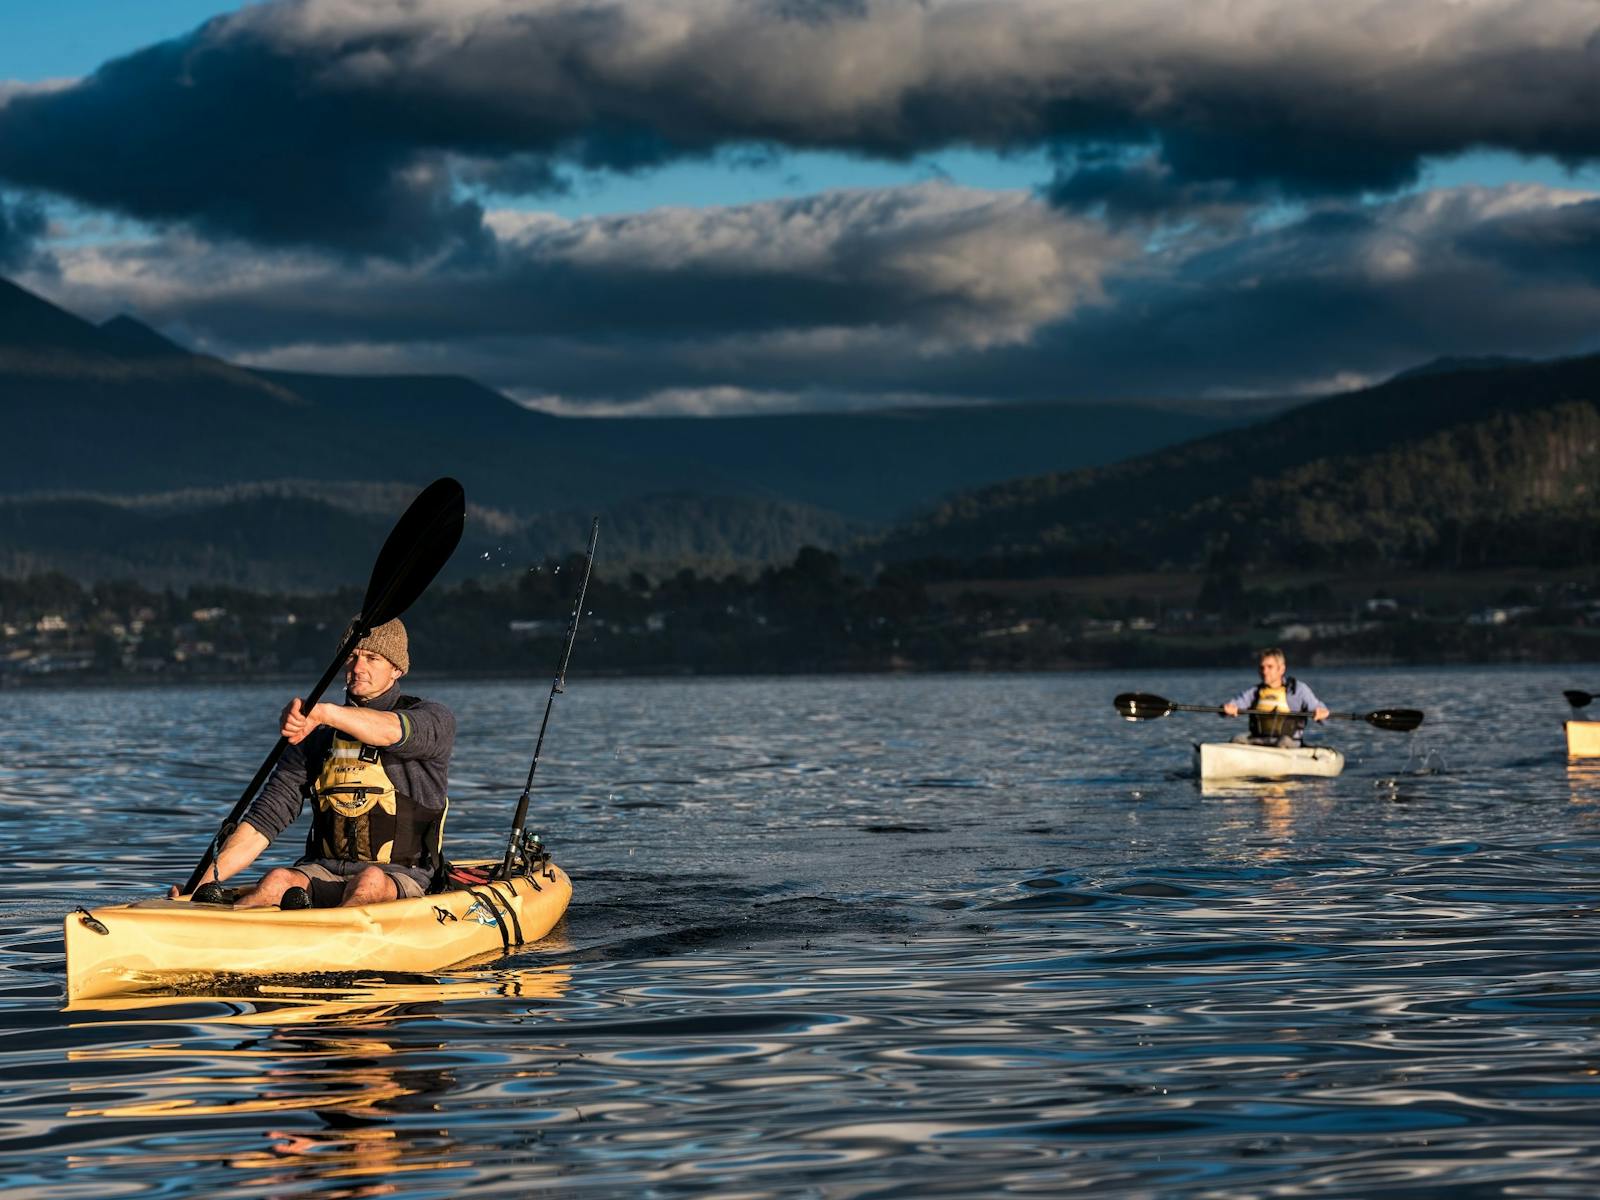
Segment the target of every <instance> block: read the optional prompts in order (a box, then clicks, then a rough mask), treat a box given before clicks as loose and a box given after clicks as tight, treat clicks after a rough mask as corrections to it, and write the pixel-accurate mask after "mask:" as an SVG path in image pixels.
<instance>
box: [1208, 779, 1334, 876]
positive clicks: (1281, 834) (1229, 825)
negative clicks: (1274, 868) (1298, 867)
mask: <svg viewBox="0 0 1600 1200" xmlns="http://www.w3.org/2000/svg"><path fill="white" fill-rule="evenodd" d="M1298 787H1300V785H1299V784H1298V783H1297V782H1296V781H1294V780H1285V779H1261V780H1249V779H1218V780H1204V779H1203V780H1201V781H1200V794H1201V795H1202V796H1205V797H1207V798H1208V799H1222V800H1253V801H1255V802H1256V803H1255V804H1254V805H1238V806H1235V808H1234V809H1233V810H1232V811H1231V812H1230V815H1229V818H1228V819H1227V820H1226V821H1225V823H1224V824H1223V825H1222V827H1221V829H1222V831H1223V832H1224V833H1225V834H1227V835H1228V836H1229V837H1230V838H1237V837H1240V836H1242V835H1245V834H1250V833H1256V834H1259V835H1261V836H1262V837H1264V838H1266V839H1267V840H1268V844H1267V845H1263V846H1260V847H1258V848H1257V849H1256V854H1255V855H1254V857H1257V858H1261V859H1267V860H1271V859H1275V858H1282V857H1283V856H1284V855H1285V854H1287V853H1288V851H1289V843H1290V842H1291V841H1292V840H1293V838H1294V825H1295V793H1296V789H1297V788H1298ZM1301 798H1302V799H1306V798H1309V793H1306V795H1304V796H1302V797H1301Z"/></svg>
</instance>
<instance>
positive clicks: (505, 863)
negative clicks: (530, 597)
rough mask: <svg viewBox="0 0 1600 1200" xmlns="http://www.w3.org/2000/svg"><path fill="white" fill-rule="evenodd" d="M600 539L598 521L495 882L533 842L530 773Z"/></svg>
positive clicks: (561, 683)
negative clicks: (528, 824) (527, 825)
mask: <svg viewBox="0 0 1600 1200" xmlns="http://www.w3.org/2000/svg"><path fill="white" fill-rule="evenodd" d="M599 539H600V518H599V517H596V518H595V519H594V524H593V525H591V526H590V527H589V552H588V554H587V555H586V556H585V557H584V560H583V579H582V580H581V581H580V582H579V584H578V599H577V601H576V602H575V603H574V604H573V606H572V618H571V619H570V620H569V621H568V622H567V644H566V645H565V646H564V647H563V648H562V650H561V662H560V664H559V665H558V666H557V667H556V678H555V682H554V683H552V684H551V685H550V698H549V699H548V700H546V701H545V702H544V720H542V721H540V722H539V740H538V741H536V742H535V743H534V744H533V761H532V762H531V763H529V764H528V782H527V783H525V784H523V785H522V796H521V798H520V799H519V800H518V801H517V815H516V816H514V817H512V818H511V836H510V837H508V838H507V839H506V854H505V857H504V858H503V859H501V861H500V869H499V871H497V872H496V874H495V878H497V879H510V878H511V864H512V861H513V860H514V859H515V858H516V857H517V856H518V854H519V853H520V855H521V856H522V860H523V863H524V865H526V864H527V861H528V859H529V857H530V851H531V849H532V843H533V842H534V841H535V840H536V839H532V838H529V837H528V836H527V835H526V834H524V833H523V825H524V823H525V822H526V821H527V819H528V802H529V800H530V799H531V798H532V793H533V773H534V772H535V771H537V770H538V769H539V752H540V751H541V750H543V749H544V731H545V730H546V729H547V728H548V727H549V725H550V710H551V708H553V707H554V706H555V702H556V697H557V696H559V695H560V694H561V693H562V692H564V691H566V690H567V663H568V662H569V661H571V659H572V646H573V643H574V642H576V641H577V640H578V618H579V617H580V616H581V615H582V614H583V597H584V595H585V594H586V593H587V592H588V591H589V572H590V571H592V570H593V569H594V546H595V543H596V542H597V541H599Z"/></svg>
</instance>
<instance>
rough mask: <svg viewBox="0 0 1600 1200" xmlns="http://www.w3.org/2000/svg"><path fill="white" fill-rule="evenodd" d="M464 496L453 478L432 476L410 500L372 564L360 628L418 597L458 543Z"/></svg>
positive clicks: (464, 513) (399, 610)
mask: <svg viewBox="0 0 1600 1200" xmlns="http://www.w3.org/2000/svg"><path fill="white" fill-rule="evenodd" d="M466 516H467V494H466V492H465V491H463V490H462V487H461V485H460V484H459V483H457V482H456V481H455V480H454V479H449V478H446V479H435V480H434V481H433V482H432V483H430V484H429V485H428V486H427V487H425V488H423V489H422V491H421V492H420V493H419V494H418V496H417V498H416V499H415V500H413V501H412V502H411V507H410V508H408V509H406V511H405V513H404V514H403V515H402V516H401V517H400V520H399V521H397V522H395V527H394V529H393V530H391V531H390V533H389V540H388V541H386V542H384V543H383V549H382V550H381V551H379V552H378V561H377V562H376V563H374V564H373V566H372V579H371V580H370V582H368V584H367V595H366V598H365V599H364V600H362V602H361V617H360V623H361V624H362V625H363V626H364V627H365V628H366V629H369V630H370V629H371V628H372V627H373V626H376V625H382V624H383V623H384V622H385V621H392V620H393V619H394V618H395V617H398V616H399V615H400V614H401V613H403V612H405V611H406V609H408V608H410V607H411V605H412V604H413V603H414V602H415V601H416V599H417V597H418V596H420V595H422V593H423V592H424V591H426V590H427V587H428V585H429V584H430V583H432V582H433V579H434V576H436V575H437V574H438V573H439V571H440V570H441V569H442V568H443V567H444V564H445V563H446V562H448V561H449V560H450V556H451V555H452V554H453V553H455V549H456V546H457V545H458V544H459V543H460V541H461V528H462V525H463V524H464V523H465V521H466Z"/></svg>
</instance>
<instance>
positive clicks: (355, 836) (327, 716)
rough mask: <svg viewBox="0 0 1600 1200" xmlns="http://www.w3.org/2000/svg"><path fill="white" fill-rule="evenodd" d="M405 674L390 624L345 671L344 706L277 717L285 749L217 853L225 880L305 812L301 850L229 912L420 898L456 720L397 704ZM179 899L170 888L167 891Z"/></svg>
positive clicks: (437, 835) (439, 819)
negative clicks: (307, 823) (308, 809)
mask: <svg viewBox="0 0 1600 1200" xmlns="http://www.w3.org/2000/svg"><path fill="white" fill-rule="evenodd" d="M410 669H411V657H410V650H409V645H408V639H407V637H406V628H405V626H404V625H402V624H401V623H400V622H399V621H398V620H394V621H389V622H386V623H385V624H383V625H379V626H378V627H377V628H376V629H374V630H372V632H371V633H369V634H368V635H367V636H366V637H365V638H363V639H362V640H361V641H360V642H358V643H357V644H356V649H355V651H354V652H353V653H352V654H351V655H350V658H349V660H348V661H347V662H346V664H345V683H346V693H345V703H343V704H330V703H328V702H327V701H323V702H322V703H320V704H315V705H313V706H312V707H311V709H310V710H309V711H302V710H301V709H302V706H301V701H300V699H299V697H296V698H295V699H294V700H292V701H290V703H289V705H288V706H287V707H286V708H285V709H284V710H283V714H282V717H281V719H280V720H281V732H282V734H283V736H284V737H285V738H286V739H288V742H289V747H288V749H286V750H285V751H284V753H283V757H282V758H281V759H279V761H278V765H277V766H276V767H275V768H274V769H273V772H272V774H271V775H270V776H269V777H268V778H267V782H266V784H265V785H264V786H263V787H262V789H261V792H260V794H259V795H257V796H256V798H255V800H254V801H253V802H252V803H251V805H250V807H249V808H248V809H246V810H245V814H244V817H243V818H242V819H241V820H240V822H239V825H238V827H237V828H236V829H235V830H234V831H233V833H232V834H231V835H230V836H229V838H228V840H227V841H226V842H225V843H224V844H223V846H222V849H221V852H220V853H219V854H218V855H217V866H216V875H215V876H213V877H212V878H217V879H228V878H230V877H231V876H233V875H236V874H238V873H239V872H240V871H242V870H244V869H245V868H246V867H248V866H249V865H250V864H251V863H253V862H254V861H255V860H256V859H257V857H259V856H260V854H261V852H262V851H263V850H265V849H266V848H267V847H268V846H269V845H271V844H272V841H273V839H274V838H276V837H277V836H278V835H279V834H280V833H282V832H283V831H284V830H285V829H287V828H289V826H290V825H292V824H294V822H295V820H296V819H297V818H298V817H299V815H300V810H301V808H302V807H304V805H305V802H306V800H308V799H309V800H310V801H311V803H312V815H311V834H310V836H309V837H308V838H307V840H306V852H305V854H304V856H302V857H301V858H300V860H299V861H298V862H296V863H295V864H294V866H292V867H278V868H275V869H273V870H271V871H268V872H267V873H266V875H264V876H262V878H261V881H260V882H259V883H257V884H256V886H255V887H254V888H252V889H251V890H250V891H248V892H246V893H245V894H244V895H243V896H240V897H239V898H238V899H237V900H236V901H235V902H234V907H235V908H261V907H265V906H267V905H272V904H278V905H281V906H282V907H284V908H306V907H310V906H312V905H315V906H316V907H319V908H321V907H330V908H331V907H333V906H335V905H357V904H372V903H376V902H377V901H381V900H394V899H399V898H404V897H411V896H420V895H423V894H424V893H425V892H426V891H427V889H428V885H429V882H430V881H431V879H432V877H433V873H434V871H435V870H436V869H437V867H438V865H439V862H440V857H441V845H440V842H441V838H442V835H443V830H444V814H445V807H446V800H445V797H446V794H447V791H446V788H447V781H448V768H449V764H450V753H451V751H452V749H454V746H455V729H456V722H455V717H454V715H453V714H452V713H451V712H450V710H449V709H448V708H446V707H445V706H444V705H442V704H440V703H438V702H437V701H434V700H423V699H419V698H418V697H416V696H403V695H401V694H400V686H399V684H400V678H401V676H403V675H404V674H405V673H406V672H407V671H409V670H410ZM175 891H176V889H174V892H175Z"/></svg>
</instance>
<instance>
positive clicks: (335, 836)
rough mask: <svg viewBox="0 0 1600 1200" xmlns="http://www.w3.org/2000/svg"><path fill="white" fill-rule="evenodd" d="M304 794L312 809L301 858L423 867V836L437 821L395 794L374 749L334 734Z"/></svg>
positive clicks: (425, 840)
mask: <svg viewBox="0 0 1600 1200" xmlns="http://www.w3.org/2000/svg"><path fill="white" fill-rule="evenodd" d="M307 794H308V796H309V798H310V799H311V801H312V803H313V804H314V805H315V809H314V811H313V812H312V816H311V834H310V836H309V837H308V838H307V839H306V853H307V855H308V856H310V857H313V858H336V859H342V860H344V861H346V862H372V863H394V864H396V865H397V866H406V867H415V866H419V865H421V863H422V859H423V854H424V849H425V847H426V845H427V844H428V835H429V834H430V833H433V832H434V830H435V826H437V825H440V824H442V816H441V814H438V813H433V812H429V811H426V810H424V809H422V808H421V807H420V806H419V805H417V804H416V803H414V802H413V801H412V799H411V798H410V797H409V796H406V795H404V794H402V793H400V792H398V791H396V790H395V786H394V781H393V780H391V779H390V778H389V773H388V772H387V771H385V770H384V769H383V763H382V762H381V761H379V747H377V746H368V745H366V744H365V743H364V742H361V741H359V740H358V739H356V738H353V737H350V736H349V735H347V734H344V733H341V732H339V731H338V730H334V731H333V743H332V745H331V746H330V747H329V748H328V756H327V757H326V758H325V759H323V762H322V770H321V771H320V772H319V773H318V775H317V778H316V779H315V780H314V781H312V783H311V785H310V786H309V788H307Z"/></svg>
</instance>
